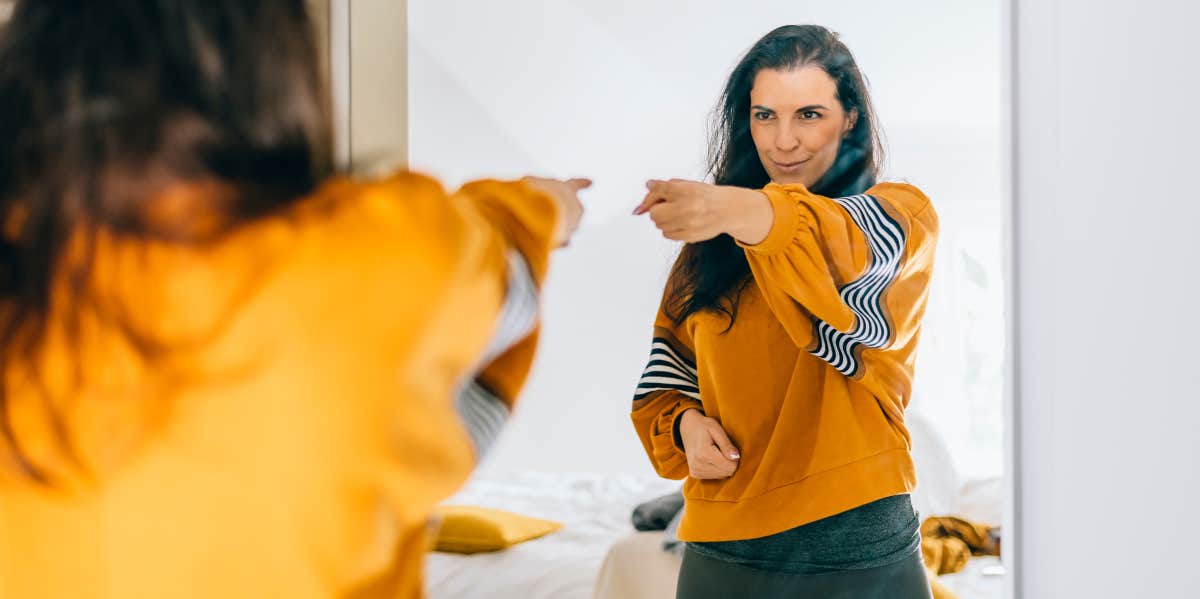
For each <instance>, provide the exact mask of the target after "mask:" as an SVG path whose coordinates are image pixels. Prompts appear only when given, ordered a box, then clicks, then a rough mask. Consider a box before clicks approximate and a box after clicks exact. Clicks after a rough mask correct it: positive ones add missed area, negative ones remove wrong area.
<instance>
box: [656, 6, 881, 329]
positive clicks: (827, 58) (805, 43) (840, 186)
mask: <svg viewBox="0 0 1200 599" xmlns="http://www.w3.org/2000/svg"><path fill="white" fill-rule="evenodd" d="M807 65H816V66H819V67H820V68H821V69H823V70H824V71H825V72H826V73H827V74H828V75H829V76H830V77H831V78H832V79H833V80H834V82H835V83H836V84H837V96H838V100H839V101H841V104H842V108H843V109H845V110H846V112H847V113H849V112H850V111H851V110H857V111H858V119H857V121H856V122H855V125H854V128H853V129H851V130H850V132H849V134H848V135H847V137H846V138H845V139H844V140H842V142H841V146H840V147H839V149H838V154H837V157H836V158H835V159H834V163H833V165H832V166H831V167H830V168H829V170H828V171H826V172H825V174H824V175H822V176H821V178H820V180H818V181H817V182H816V183H815V184H813V185H812V187H811V189H810V190H811V191H812V192H813V193H815V194H818V195H823V196H828V197H844V196H849V195H855V194H859V193H863V192H864V191H866V190H867V189H868V188H870V187H871V186H872V185H874V184H875V179H876V177H877V176H878V173H879V166H880V164H881V163H882V160H883V148H882V145H881V143H880V134H879V131H878V129H877V126H876V121H875V111H874V109H873V107H872V105H871V97H870V94H869V93H868V90H867V83H866V80H865V79H864V77H863V75H862V73H861V72H860V71H859V69H858V65H857V64H856V63H855V61H854V56H853V55H851V54H850V50H849V49H848V48H846V45H845V44H843V43H842V41H841V40H840V39H839V38H838V36H837V34H836V33H833V32H831V31H829V30H828V29H826V28H824V27H820V26H817V25H785V26H783V27H780V28H778V29H775V30H774V31H772V32H770V33H768V34H767V35H766V36H764V37H763V38H762V39H760V40H758V42H757V43H755V44H754V46H753V47H751V48H750V50H749V51H748V52H747V53H746V55H745V56H744V57H743V58H742V60H741V62H739V63H738V65H737V66H736V67H734V69H733V72H732V73H731V74H730V75H729V81H728V82H727V83H726V84H725V90H724V92H722V94H721V98H720V101H719V102H718V106H717V109H716V110H715V111H714V113H713V124H712V133H711V138H710V141H709V149H708V150H709V157H708V170H709V174H710V175H711V176H712V177H713V182H714V183H716V184H717V185H735V186H738V187H746V188H751V189H761V188H763V187H765V186H766V185H767V184H768V183H770V178H769V177H768V176H767V171H766V169H764V168H763V165H762V162H761V161H760V159H759V157H758V152H757V150H756V149H755V146H754V140H753V138H752V137H751V135H750V90H751V88H752V87H753V86H754V79H755V77H756V76H757V75H758V73H759V71H762V70H764V69H773V70H790V69H798V68H801V67H804V66H807ZM749 282H750V265H749V263H747V261H746V253H745V251H744V250H743V249H742V248H740V247H738V245H737V243H736V242H735V241H734V240H733V238H732V237H730V236H728V235H719V236H717V237H715V238H713V239H710V240H708V241H704V242H700V243H690V244H687V245H685V246H684V247H683V250H682V251H681V252H680V254H679V258H678V259H676V261H675V265H674V266H673V267H672V269H671V275H670V277H669V278H668V280H667V294H666V295H667V297H666V300H665V302H664V311H665V312H666V314H667V316H668V317H669V318H671V319H672V320H673V321H675V324H676V326H678V325H681V324H683V322H684V321H685V320H686V319H687V317H688V316H690V315H692V314H693V313H696V312H700V311H704V310H711V311H714V312H718V313H721V314H725V315H726V316H727V317H728V318H729V326H728V327H727V328H726V329H725V330H726V331H728V330H729V328H732V327H733V323H734V322H735V321H736V320H737V309H738V300H739V298H740V296H741V292H742V290H743V289H745V286H746V285H747V284H748V283H749Z"/></svg>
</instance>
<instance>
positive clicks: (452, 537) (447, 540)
mask: <svg viewBox="0 0 1200 599" xmlns="http://www.w3.org/2000/svg"><path fill="white" fill-rule="evenodd" d="M434 519H435V520H437V519H440V520H441V526H440V527H439V528H438V533H437V541H436V543H435V545H434V548H435V550H437V551H443V552H447V553H479V552H482V551H499V550H501V549H507V548H509V547H512V546H513V545H516V544H517V543H521V542H524V541H528V540H531V539H536V538H538V537H541V536H545V535H548V534H550V533H552V532H554V531H556V530H558V529H560V528H562V524H560V523H558V522H551V521H549V520H539V519H537V518H530V517H528V516H522V515H520V514H514V513H512V512H506V511H503V510H493V509H489V508H483V507H475V506H469V505H443V506H438V508H437V510H435V511H434Z"/></svg>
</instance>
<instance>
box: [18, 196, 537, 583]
mask: <svg viewBox="0 0 1200 599" xmlns="http://www.w3.org/2000/svg"><path fill="white" fill-rule="evenodd" d="M557 218H558V215H557V211H556V208H555V204H554V202H553V201H552V200H551V199H550V198H548V197H546V196H544V195H542V194H540V193H537V192H535V191H533V190H531V189H529V188H528V187H526V186H525V185H523V184H519V183H500V182H479V183H473V184H470V185H467V186H466V187H464V188H463V189H462V190H461V191H460V192H458V193H456V194H453V195H447V194H446V193H445V192H444V191H443V190H442V188H441V187H440V186H439V185H438V184H437V183H436V182H434V181H432V180H430V179H427V178H424V177H420V176H416V175H411V174H400V175H397V176H394V177H392V178H390V179H387V180H382V181H379V182H372V183H359V182H353V181H350V180H345V179H340V180H335V181H333V182H330V183H328V184H326V185H325V186H323V187H322V188H321V189H320V190H318V192H317V193H316V194H315V195H314V196H313V197H311V198H308V199H305V200H303V201H301V202H300V203H299V204H297V205H295V206H294V207H293V208H292V209H289V210H288V211H287V212H286V213H284V214H280V215H276V216H271V217H266V218H263V219H261V220H258V221H256V222H253V223H250V224H247V225H243V226H241V227H240V228H239V229H237V230H235V231H234V232H232V233H230V234H229V235H228V236H227V237H225V238H223V239H222V240H220V241H217V242H215V243H212V244H208V245H204V246H195V245H191V246H183V245H172V244H170V243H166V242H158V241H149V240H145V239H132V238H126V237H122V236H120V235H118V234H116V233H113V232H105V231H102V232H101V233H100V235H99V237H98V239H97V243H96V249H95V265H94V270H93V274H92V277H91V279H90V281H89V283H88V284H87V285H86V291H87V293H88V295H87V297H89V298H90V300H91V301H88V302H86V303H83V302H80V301H79V299H80V298H81V297H83V296H75V295H71V294H70V290H69V288H68V287H67V286H66V283H65V282H64V281H60V282H59V284H58V286H57V287H56V289H55V290H54V297H53V303H54V308H53V311H52V317H51V321H50V330H49V332H48V334H47V338H46V341H45V343H44V347H43V349H42V350H41V351H40V352H39V353H38V355H37V356H35V357H34V358H33V359H32V361H31V365H32V368H25V367H17V366H16V365H13V364H9V365H7V368H6V369H5V372H4V374H5V381H6V389H7V393H8V401H9V410H8V412H9V413H8V416H9V418H10V419H11V422H12V424H13V429H14V432H15V435H16V437H17V439H18V440H19V442H20V446H21V447H22V449H23V450H24V454H25V455H27V456H28V457H29V459H30V460H32V461H33V462H34V463H35V464H37V465H38V466H39V467H40V469H41V470H43V471H44V472H46V473H47V474H49V475H50V476H51V477H52V479H53V484H52V485H51V486H39V485H38V484H36V483H34V482H33V481H32V480H30V478H29V477H28V476H25V475H24V474H22V473H21V472H19V471H18V470H17V467H16V466H15V461H14V456H13V454H12V452H11V451H9V450H8V449H3V450H0V531H2V532H0V597H5V598H11V599H24V598H35V597H36V598H39V599H42V598H59V597H61V598H71V599H75V598H79V597H89V598H98V599H106V598H109V599H116V598H120V599H135V598H142V597H145V598H164V597H172V598H186V597H197V598H201V597H203V598H212V597H221V598H236V597H246V598H262V597H289V598H305V597H311V598H318V597H320V598H327V597H417V596H420V595H421V580H420V574H421V563H422V556H423V554H424V552H425V550H426V548H427V544H426V530H427V528H428V525H427V520H428V517H429V514H430V512H431V510H432V508H433V507H434V505H435V504H436V503H438V502H439V501H440V500H442V499H443V498H445V497H447V496H448V495H450V494H451V493H452V492H453V491H455V490H456V488H457V487H458V486H459V485H460V484H462V483H463V482H464V481H465V480H466V478H467V476H468V474H469V472H470V471H471V469H472V468H473V466H474V464H475V461H476V458H477V454H478V451H479V450H480V448H482V446H484V445H486V443H487V442H488V440H489V438H490V434H491V433H494V431H495V429H496V428H497V427H498V425H499V424H500V423H501V422H502V421H503V419H504V417H505V416H506V415H507V413H508V410H509V407H510V405H511V403H512V400H513V397H514V395H515V393H516V391H517V389H518V388H519V387H520V386H521V385H522V383H523V379H524V377H525V375H526V372H527V370H528V368H529V365H530V363H531V360H532V351H533V344H534V336H533V334H532V333H533V326H534V323H535V316H536V298H537V285H538V282H539V281H540V280H541V277H542V276H543V274H544V273H545V270H546V265H547V260H548V255H549V252H550V250H551V243H552V239H551V238H552V234H553V230H554V228H555V224H556V219H557ZM61 278H65V277H60V279H61ZM74 305H82V306H84V308H83V310H82V313H81V315H80V328H79V336H78V338H77V343H75V344H72V343H71V342H70V341H69V340H68V337H67V336H66V335H65V332H64V331H65V329H66V325H65V324H64V323H65V317H64V316H63V314H64V313H65V309H66V307H68V306H74ZM115 316H120V317H122V319H123V321H124V322H125V323H126V324H127V325H128V330H129V331H133V332H134V333H136V335H134V336H133V337H140V338H150V339H154V340H156V341H160V342H163V343H164V344H165V347H166V348H168V349H167V350H166V351H165V352H164V353H162V354H161V355H159V356H157V357H155V358H153V359H152V360H149V361H148V360H145V359H143V358H142V357H141V355H140V354H139V353H138V352H135V351H133V350H132V348H131V345H130V342H131V336H130V335H127V334H125V331H120V330H118V329H117V328H116V326H115V324H114V323H115V322H116V321H114V318H115ZM514 344H515V345H514ZM75 365H78V367H79V371H78V373H77V374H78V375H79V377H78V378H76V377H75V376H74V374H75V373H74V366H75ZM51 405H52V406H54V408H55V409H56V411H57V412H58V413H60V414H62V416H63V418H62V425H63V428H62V429H61V435H60V434H58V433H56V431H55V430H54V427H53V426H52V425H51V422H52V421H51V419H50V418H48V417H47V413H48V411H47V407H48V406H51ZM60 440H63V441H65V443H66V444H67V445H68V446H69V447H70V449H71V450H72V451H71V453H73V454H74V455H75V456H76V457H77V461H78V462H79V463H78V464H76V463H74V462H73V461H72V460H71V459H70V458H69V457H68V456H69V454H68V452H65V451H64V450H63V443H61V442H60Z"/></svg>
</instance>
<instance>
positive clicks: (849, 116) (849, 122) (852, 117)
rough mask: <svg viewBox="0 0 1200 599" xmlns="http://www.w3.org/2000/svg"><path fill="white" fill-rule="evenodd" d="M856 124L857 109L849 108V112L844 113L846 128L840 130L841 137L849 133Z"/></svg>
mask: <svg viewBox="0 0 1200 599" xmlns="http://www.w3.org/2000/svg"><path fill="white" fill-rule="evenodd" d="M857 124H858V109H857V108H851V109H850V112H847V113H846V128H845V129H843V130H842V137H843V138H844V137H846V136H848V135H850V132H851V131H853V130H854V126H855V125H857Z"/></svg>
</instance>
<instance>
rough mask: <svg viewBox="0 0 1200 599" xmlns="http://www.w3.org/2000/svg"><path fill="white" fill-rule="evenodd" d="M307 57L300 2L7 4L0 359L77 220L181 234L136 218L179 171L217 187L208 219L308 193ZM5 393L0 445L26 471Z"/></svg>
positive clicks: (84, 264)
mask: <svg viewBox="0 0 1200 599" xmlns="http://www.w3.org/2000/svg"><path fill="white" fill-rule="evenodd" d="M317 65H318V60H317V55H316V50H315V42H314V39H313V32H312V30H311V24H310V21H309V17H308V14H307V9H306V7H305V2H304V0H255V1H253V2H247V1H245V0H106V1H104V2H96V1H95V0H54V1H48V0H24V1H21V2H19V3H18V4H17V5H16V7H15V9H14V11H13V14H12V18H11V20H10V21H9V22H8V23H7V24H6V25H5V26H4V28H3V29H2V30H0V140H4V141H3V143H0V225H2V226H3V236H0V303H2V305H3V310H0V367H2V368H3V369H7V368H8V367H9V366H10V365H11V364H12V363H14V362H15V361H17V360H19V359H21V358H22V356H27V355H30V354H31V353H32V352H33V350H34V349H35V348H36V347H38V345H39V344H40V343H41V341H42V338H43V336H44V335H45V332H46V329H47V321H48V319H49V313H50V305H51V286H52V284H53V282H54V281H55V280H56V277H58V276H61V275H63V274H64V273H57V272H55V271H56V269H59V268H62V262H63V257H64V252H65V251H66V250H67V246H68V242H69V240H70V239H72V238H73V236H75V235H78V234H79V233H80V232H81V231H83V232H85V233H86V232H88V231H97V230H100V229H107V230H114V231H117V232H120V233H121V234H125V235H133V236H141V237H146V238H155V239H164V238H165V239H167V240H170V241H174V242H179V243H191V242H196V241H198V240H197V239H193V238H192V234H191V233H189V229H188V228H186V227H184V228H182V229H179V228H163V227H161V226H158V225H156V224H155V223H154V222H153V221H151V220H148V219H147V217H146V204H147V203H148V202H149V201H150V200H151V199H152V198H154V197H155V196H156V195H157V194H159V193H161V192H162V191H163V190H164V189H165V188H166V187H167V186H169V185H172V184H176V183H181V182H184V183H186V182H219V183H220V185H221V187H222V189H226V190H230V193H227V194H225V195H224V199H225V200H226V201H223V202H222V203H221V204H220V205H216V206H210V207H209V208H212V209H214V210H217V211H219V212H220V215H221V218H220V222H221V223H222V227H221V228H222V230H228V229H232V228H233V227H236V226H238V225H240V224H243V223H246V222H250V221H252V220H255V219H258V218H260V217H262V216H264V215H266V214H269V213H272V212H275V211H278V210H280V209H282V208H284V207H286V206H288V205H290V204H291V203H293V202H294V201H295V200H296V199H298V198H301V197H303V196H305V195H306V194H308V193H309V192H310V191H312V190H313V189H314V187H315V186H316V184H317V183H318V182H319V181H320V180H321V179H323V178H324V177H326V176H327V175H328V174H329V172H330V170H331V168H330V154H331V152H330V141H329V139H330V132H329V129H330V128H329V116H328V105H327V101H326V99H325V98H326V97H327V94H326V93H324V84H323V81H322V77H321V74H320V72H319V67H318V66H317ZM207 233H209V234H211V233H213V232H212V231H208V232H207ZM90 262H91V259H90V257H89V258H86V259H84V260H82V261H81V262H80V263H79V264H76V263H75V262H74V261H73V262H72V266H71V272H69V273H65V274H66V275H67V276H68V277H69V280H71V281H82V280H85V279H86V278H87V274H88V272H87V271H88V269H89V268H90ZM72 301H74V299H73V300H72ZM7 396H8V390H7V389H5V388H4V385H0V434H2V436H0V443H4V444H7V445H9V446H10V448H11V449H13V450H15V454H16V455H17V457H18V459H20V460H21V461H22V462H23V465H24V466H25V467H26V469H27V470H28V471H30V472H31V473H32V474H34V475H35V476H36V474H37V473H36V469H34V468H33V467H32V466H31V465H30V464H29V463H27V462H26V461H25V459H24V457H23V456H22V453H21V451H20V447H19V444H18V442H17V441H16V438H15V435H14V433H13V430H12V424H11V415H10V414H9V406H8V403H7V400H6V398H7Z"/></svg>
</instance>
